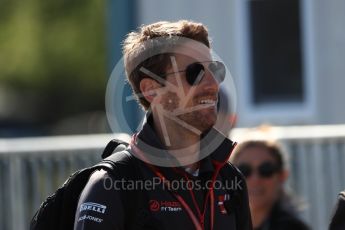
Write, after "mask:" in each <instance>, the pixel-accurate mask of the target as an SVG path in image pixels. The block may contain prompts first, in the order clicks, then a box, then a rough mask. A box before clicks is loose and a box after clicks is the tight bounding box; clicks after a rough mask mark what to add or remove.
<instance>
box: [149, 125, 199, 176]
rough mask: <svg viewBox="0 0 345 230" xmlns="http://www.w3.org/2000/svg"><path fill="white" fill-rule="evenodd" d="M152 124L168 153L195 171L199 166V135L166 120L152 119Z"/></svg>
mask: <svg viewBox="0 0 345 230" xmlns="http://www.w3.org/2000/svg"><path fill="white" fill-rule="evenodd" d="M153 122H154V127H155V130H156V132H157V135H158V136H159V138H160V140H161V142H162V143H163V144H164V145H165V146H166V148H167V150H168V151H169V153H171V154H172V155H173V156H174V157H175V158H176V159H177V160H178V161H179V162H180V164H181V165H183V166H185V167H189V168H192V169H195V170H196V169H197V168H198V165H199V164H198V159H199V158H198V157H199V151H200V135H198V134H196V133H193V132H191V131H190V130H188V129H186V128H185V127H182V126H181V125H179V124H176V123H175V122H174V121H171V120H168V119H165V120H164V122H160V120H159V119H155V118H154V119H153ZM182 158H183V159H182Z"/></svg>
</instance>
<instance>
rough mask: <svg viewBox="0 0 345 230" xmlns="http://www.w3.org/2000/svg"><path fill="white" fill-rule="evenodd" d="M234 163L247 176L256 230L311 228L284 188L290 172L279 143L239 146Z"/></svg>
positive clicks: (247, 143) (262, 142)
mask: <svg viewBox="0 0 345 230" xmlns="http://www.w3.org/2000/svg"><path fill="white" fill-rule="evenodd" d="M230 161H231V162H232V163H233V164H234V165H235V166H237V167H238V168H239V170H240V171H241V172H242V173H243V175H244V176H245V177H246V182H247V186H248V195H249V205H250V210H251V215H252V222H253V228H254V229H255V230H273V229H274V230H278V229H279V230H283V229H294V230H304V229H309V228H308V227H307V225H306V224H304V223H303V222H302V221H301V220H300V219H298V218H297V216H296V211H297V207H296V205H294V203H295V202H293V199H292V196H291V195H289V194H288V193H287V192H286V191H285V189H284V183H285V181H286V180H287V178H288V175H289V173H288V170H287V168H286V161H285V159H284V154H283V152H282V150H281V148H280V147H279V146H278V145H277V144H276V143H274V142H269V141H264V140H247V141H244V142H242V143H241V144H239V145H238V146H237V147H236V149H235V152H234V153H233V155H232V156H231V158H230Z"/></svg>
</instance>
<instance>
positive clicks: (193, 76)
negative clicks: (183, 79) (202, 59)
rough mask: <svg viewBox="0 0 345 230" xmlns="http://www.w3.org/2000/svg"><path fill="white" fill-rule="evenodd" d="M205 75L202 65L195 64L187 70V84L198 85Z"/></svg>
mask: <svg viewBox="0 0 345 230" xmlns="http://www.w3.org/2000/svg"><path fill="white" fill-rule="evenodd" d="M204 74H205V67H204V66H203V65H202V64H200V63H193V64H191V65H189V66H188V67H187V69H186V76H187V82H188V83H189V84H190V85H197V84H199V82H200V81H201V79H202V77H203V76H204Z"/></svg>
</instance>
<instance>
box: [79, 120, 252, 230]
mask: <svg viewBox="0 0 345 230" xmlns="http://www.w3.org/2000/svg"><path fill="white" fill-rule="evenodd" d="M150 119H151V120H150ZM150 124H152V118H150V117H149V119H148V122H147V123H145V124H144V126H143V128H142V130H141V131H140V132H139V133H137V134H136V135H134V136H133V139H132V143H131V145H130V146H131V148H129V149H127V151H128V154H127V157H123V158H121V159H119V161H118V167H117V170H115V172H112V173H110V172H107V171H104V170H99V171H96V172H94V173H93V174H92V175H91V177H90V179H89V181H88V183H87V185H86V187H85V188H84V190H83V192H82V194H81V196H80V199H79V203H78V208H77V212H76V218H75V225H74V229H76V230H91V229H99V230H122V229H160V230H165V229H166V230H170V229H171V230H176V229H177V230H183V229H186V230H187V229H188V230H190V229H210V230H211V229H214V230H221V229H233V230H235V229H237V230H250V229H252V224H251V217H250V211H249V204H248V194H247V187H246V183H245V179H244V177H243V175H242V174H241V173H240V172H239V171H238V170H237V169H236V168H235V167H234V166H233V165H231V164H230V163H228V162H227V160H228V158H229V156H230V154H231V152H232V150H233V148H234V146H235V143H233V142H232V141H230V140H229V139H227V138H225V137H224V136H223V135H222V134H220V133H219V132H218V131H216V130H215V129H211V130H210V131H209V132H208V133H207V135H205V136H207V137H211V138H208V139H207V138H204V139H205V141H202V142H201V146H202V147H201V148H200V149H201V150H200V151H201V154H202V151H205V153H206V155H207V156H206V157H204V158H203V159H202V160H201V161H200V167H199V173H198V175H191V174H189V173H187V172H186V171H185V169H184V168H182V167H161V166H155V165H153V164H150V163H148V162H151V161H150V160H152V159H153V158H154V157H155V154H159V155H157V156H159V157H162V156H163V157H168V158H169V157H170V158H171V161H172V162H173V161H174V158H172V156H171V155H170V154H169V153H168V152H167V151H166V150H164V149H165V148H164V147H163V145H162V143H161V142H160V141H159V138H158V137H157V135H156V133H155V131H154V129H153V128H152V127H153V126H152V125H150ZM204 139H203V140H204ZM213 140H216V141H215V142H212V141H213ZM147 146H151V147H155V149H158V150H157V153H155V151H154V150H153V148H149V149H148V147H147ZM212 146H213V147H212ZM212 148H213V149H212ZM149 151H150V154H145V153H147V152H149ZM207 151H211V154H207ZM115 154H116V153H115ZM133 154H135V155H140V154H143V155H145V156H142V157H143V158H145V159H146V160H147V161H146V162H144V161H141V160H139V159H137V158H136V157H134V156H133ZM129 174H130V175H129ZM133 175H134V176H133Z"/></svg>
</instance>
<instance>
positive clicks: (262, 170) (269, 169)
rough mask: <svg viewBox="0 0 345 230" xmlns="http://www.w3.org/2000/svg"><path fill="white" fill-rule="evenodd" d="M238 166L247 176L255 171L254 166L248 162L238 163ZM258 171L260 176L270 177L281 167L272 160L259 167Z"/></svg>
mask: <svg viewBox="0 0 345 230" xmlns="http://www.w3.org/2000/svg"><path fill="white" fill-rule="evenodd" d="M237 168H238V169H239V170H240V171H241V172H242V174H243V175H244V176H245V177H246V178H248V177H250V176H251V175H252V174H253V172H254V168H253V167H252V166H251V165H249V164H246V163H243V164H240V165H238V166H237ZM256 171H257V173H258V175H259V176H260V177H262V178H270V177H271V176H273V174H275V173H276V172H278V171H279V168H278V166H276V165H275V164H274V163H272V162H264V163H262V164H261V165H259V166H258V167H257V169H256Z"/></svg>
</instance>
